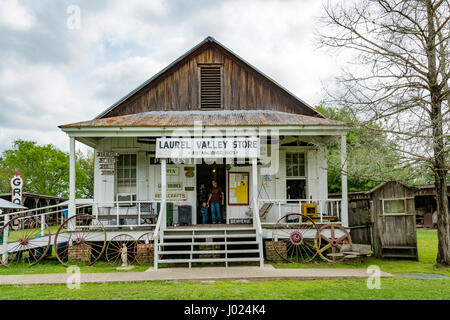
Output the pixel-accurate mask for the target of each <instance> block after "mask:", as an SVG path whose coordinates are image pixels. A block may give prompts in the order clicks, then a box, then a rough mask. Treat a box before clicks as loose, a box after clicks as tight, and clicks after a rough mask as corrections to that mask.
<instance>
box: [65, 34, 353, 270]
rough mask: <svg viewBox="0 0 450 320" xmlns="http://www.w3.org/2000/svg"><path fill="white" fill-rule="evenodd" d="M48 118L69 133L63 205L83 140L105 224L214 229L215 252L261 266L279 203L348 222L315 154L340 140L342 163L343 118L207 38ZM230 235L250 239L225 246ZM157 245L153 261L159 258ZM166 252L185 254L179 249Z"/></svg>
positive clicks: (159, 232)
mask: <svg viewBox="0 0 450 320" xmlns="http://www.w3.org/2000/svg"><path fill="white" fill-rule="evenodd" d="M273 63H276V59H274V61H273ZM60 128H61V130H62V131H64V132H65V133H67V135H68V136H69V139H70V161H71V162H70V163H71V165H70V169H71V170H70V197H69V216H71V215H74V214H75V213H76V207H77V203H79V202H77V200H76V199H75V179H76V176H75V147H76V145H75V144H76V143H81V144H84V145H87V146H89V147H91V148H93V149H94V150H95V182H94V183H95V185H94V199H93V200H92V208H93V214H94V215H96V216H97V217H98V219H99V220H100V221H101V222H102V223H103V225H104V226H106V227H108V228H111V230H113V229H114V228H116V229H117V228H128V229H130V230H134V231H136V232H138V230H140V229H141V228H143V227H144V226H147V227H151V228H152V230H154V231H155V233H154V235H155V241H159V242H164V243H169V242H170V240H171V239H182V238H183V239H184V240H183V241H184V242H182V243H188V244H189V243H192V242H195V241H196V240H195V239H197V238H198V239H209V240H210V241H209V242H214V239H216V238H220V239H222V240H221V242H220V243H218V245H223V244H225V247H223V246H222V247H221V248H222V249H221V250H222V253H223V252H225V254H222V255H220V258H217V259H218V260H217V261H224V262H226V264H227V265H228V262H234V261H255V262H259V263H260V264H261V265H263V248H264V246H263V240H265V239H266V240H267V239H273V238H274V233H273V226H274V225H276V224H277V223H279V221H280V219H282V218H283V217H285V215H286V214H291V213H300V211H302V210H306V211H307V209H308V208H312V212H313V215H314V221H315V222H316V223H317V224H318V225H325V224H327V223H329V222H335V223H338V224H339V225H341V226H343V227H347V226H348V217H347V178H346V176H345V174H343V175H342V190H343V193H342V197H341V198H339V199H330V198H329V197H328V190H327V158H326V155H327V145H328V144H330V143H331V142H333V141H336V140H338V141H340V142H341V158H342V159H341V160H342V165H343V169H344V170H343V172H345V171H346V165H345V163H346V161H345V159H346V134H347V131H348V130H349V125H348V124H346V123H343V122H339V121H334V120H330V119H327V118H326V117H324V116H323V115H321V114H320V113H319V112H317V111H316V110H315V109H314V108H312V107H311V106H309V105H308V104H307V103H306V102H304V101H302V100H301V99H299V98H297V97H296V96H295V95H293V94H292V93H290V92H289V91H288V90H286V89H285V88H283V87H282V86H280V85H279V84H278V83H277V82H275V81H274V80H272V79H271V78H269V77H268V76H266V75H265V74H264V73H262V72H261V71H259V70H258V69H256V68H255V67H253V66H252V65H250V64H249V63H248V62H247V61H245V60H244V59H242V58H241V57H239V56H238V55H236V54H235V53H234V52H232V51H231V50H229V49H227V48H226V47H225V46H224V45H222V44H221V43H219V42H218V41H216V40H215V39H213V38H211V37H208V38H206V39H205V40H203V41H202V42H201V43H199V44H198V45H196V46H195V47H193V48H192V49H191V50H189V51H188V52H186V53H185V54H183V55H182V56H181V57H180V58H178V59H177V60H175V61H174V62H172V63H171V64H170V65H169V66H167V67H166V68H165V69H163V70H162V71H161V72H159V73H157V74H156V75H154V76H153V77H151V78H150V79H149V80H147V81H145V82H144V83H142V84H141V85H140V86H139V87H138V88H136V89H134V90H133V91H131V92H130V93H129V94H127V95H126V96H125V97H123V98H121V99H120V100H119V101H117V102H116V103H114V104H113V105H112V106H110V107H109V108H107V109H106V110H105V111H104V112H102V113H101V114H99V115H98V116H97V117H96V118H94V119H92V120H88V121H83V122H78V123H71V124H66V125H62V126H60ZM213 181H215V183H216V184H217V186H213ZM217 189H218V190H220V192H219V193H218V197H219V199H220V201H219V202H220V206H219V208H216V209H215V210H216V211H220V216H221V218H222V219H221V220H222V221H216V222H218V223H217V224H213V222H214V221H212V214H211V205H212V203H211V201H209V202H210V206H209V207H210V208H209V214H208V215H207V216H206V221H204V220H203V213H204V212H203V213H202V211H201V208H202V205H203V203H204V202H208V200H213V199H209V198H210V194H211V193H212V190H214V191H216V190H217ZM215 193H216V192H214V194H215ZM306 211H305V212H306ZM207 212H208V211H207ZM215 214H216V216H217V212H216V213H215ZM285 219H286V218H285ZM219 222H222V223H219ZM339 232H341V231H340V229H336V233H337V234H338V233H339ZM303 236H305V237H307V238H313V237H314V236H315V234H313V233H311V234H304V235H303ZM333 236H334V231H333ZM252 237H253V239H251V238H252ZM279 237H280V238H282V237H283V236H282V235H275V238H276V239H275V240H278V238H279ZM233 238H239V239H242V238H249V239H247V240H249V241H248V243H247V244H251V243H254V244H255V247H254V248H253V249H252V247H249V246H247V247H245V248H240V249H239V248H238V247H236V248H237V249H236V252H232V253H230V252H229V251H230V250H231V246H227V244H229V243H230V242H232V240H233ZM237 245H238V244H237V243H236V246H237ZM157 248H159V250H163V248H162V247H161V248H160V247H159V246H157V245H155V256H156V259H155V262H156V267H157V264H158V263H162V262H165V259H168V258H167V257H168V255H167V254H165V255H159V254H158V251H156V249H157ZM192 248H193V246H188V248H187V249H185V250H184V251H183V252H187V251H189V250H194V249H192ZM191 253H192V252H191ZM247 253H248V254H247ZM228 254H229V255H228ZM232 254H234V255H232ZM239 254H240V255H239ZM245 254H247V255H245ZM220 259H222V260H220ZM173 262H189V265H190V264H191V262H195V261H193V260H192V254H191V255H189V254H188V255H187V258H183V259H181V258H180V259H178V260H176V259H174V260H173Z"/></svg>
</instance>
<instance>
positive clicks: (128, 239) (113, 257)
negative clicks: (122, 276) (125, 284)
mask: <svg viewBox="0 0 450 320" xmlns="http://www.w3.org/2000/svg"><path fill="white" fill-rule="evenodd" d="M123 246H125V247H126V248H127V259H128V263H132V262H133V261H134V260H135V256H136V254H135V252H136V242H135V239H134V238H133V237H132V236H130V235H129V234H119V235H117V236H115V237H113V238H112V239H111V240H110V241H109V243H108V246H107V247H106V260H108V263H109V264H110V265H117V264H121V263H122V251H123Z"/></svg>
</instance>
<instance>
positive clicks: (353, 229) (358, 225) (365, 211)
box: [348, 199, 372, 245]
mask: <svg viewBox="0 0 450 320" xmlns="http://www.w3.org/2000/svg"><path fill="white" fill-rule="evenodd" d="M348 209H349V214H348V223H349V227H350V236H351V237H352V242H353V243H358V244H370V245H371V244H372V235H371V219H370V201H369V199H358V200H354V201H349V208H348Z"/></svg>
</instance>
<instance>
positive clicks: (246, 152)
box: [156, 137, 260, 159]
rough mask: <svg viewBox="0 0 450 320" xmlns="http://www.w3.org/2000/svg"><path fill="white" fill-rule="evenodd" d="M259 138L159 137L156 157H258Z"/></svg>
mask: <svg viewBox="0 0 450 320" xmlns="http://www.w3.org/2000/svg"><path fill="white" fill-rule="evenodd" d="M259 156H260V142H259V139H258V138H245V137H240V138H159V139H156V158H172V159H189V158H257V157H259Z"/></svg>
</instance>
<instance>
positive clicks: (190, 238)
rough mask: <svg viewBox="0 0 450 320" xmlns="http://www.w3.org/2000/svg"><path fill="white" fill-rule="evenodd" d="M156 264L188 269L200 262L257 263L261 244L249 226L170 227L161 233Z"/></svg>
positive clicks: (261, 256)
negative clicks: (185, 266) (175, 265)
mask: <svg viewBox="0 0 450 320" xmlns="http://www.w3.org/2000/svg"><path fill="white" fill-rule="evenodd" d="M157 245H158V263H164V264H172V263H185V264H188V265H189V267H190V268H191V267H192V266H195V265H194V264H200V263H221V264H225V266H226V267H228V264H229V263H232V262H242V263H245V262H252V263H253V262H260V264H261V265H262V264H263V252H262V243H261V241H260V239H259V237H258V235H257V233H256V230H255V229H254V228H252V227H245V228H242V227H240V228H230V226H224V227H222V228H221V227H219V226H217V227H216V226H214V228H210V229H206V228H198V227H197V228H196V227H193V228H179V229H177V228H170V229H166V230H164V231H162V234H161V239H160V242H159V243H158V244H157Z"/></svg>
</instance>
